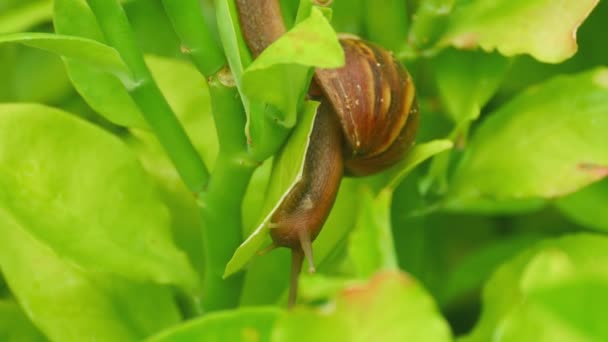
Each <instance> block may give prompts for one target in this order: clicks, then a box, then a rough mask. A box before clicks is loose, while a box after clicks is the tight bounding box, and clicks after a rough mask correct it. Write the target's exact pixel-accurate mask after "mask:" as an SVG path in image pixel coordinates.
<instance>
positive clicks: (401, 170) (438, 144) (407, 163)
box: [386, 139, 453, 190]
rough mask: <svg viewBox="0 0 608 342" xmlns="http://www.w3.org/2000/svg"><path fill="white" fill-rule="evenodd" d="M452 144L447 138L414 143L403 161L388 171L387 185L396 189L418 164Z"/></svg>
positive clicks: (450, 146) (447, 148)
mask: <svg viewBox="0 0 608 342" xmlns="http://www.w3.org/2000/svg"><path fill="white" fill-rule="evenodd" d="M452 146H453V143H452V142H451V141H450V140H447V139H443V140H441V139H438V140H433V141H429V142H426V143H422V144H416V145H414V146H413V147H412V149H411V150H410V151H409V152H408V154H407V156H406V157H405V158H404V159H403V160H402V161H400V162H399V163H398V164H397V165H395V166H394V167H393V168H391V169H390V170H389V171H387V172H388V178H389V181H388V183H387V185H386V186H387V187H388V188H390V189H392V190H394V189H395V188H397V186H399V183H401V181H403V179H404V178H405V177H406V176H407V175H408V174H409V173H410V172H411V171H412V170H413V169H414V168H415V167H416V166H418V165H420V164H421V163H423V162H424V161H426V160H427V159H429V158H431V157H433V156H435V155H437V154H439V153H441V152H444V151H446V150H449V149H451V148H452Z"/></svg>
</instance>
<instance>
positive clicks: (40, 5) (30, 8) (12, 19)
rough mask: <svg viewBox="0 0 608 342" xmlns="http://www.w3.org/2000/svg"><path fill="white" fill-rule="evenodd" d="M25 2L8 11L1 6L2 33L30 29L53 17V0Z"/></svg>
mask: <svg viewBox="0 0 608 342" xmlns="http://www.w3.org/2000/svg"><path fill="white" fill-rule="evenodd" d="M23 3H24V4H22V5H21V6H18V7H16V8H11V9H9V10H8V11H2V9H1V8H0V34H3V33H15V32H20V31H24V30H27V29H29V28H30V27H32V26H35V25H37V24H40V23H42V22H44V21H46V20H48V19H50V17H51V13H52V8H53V1H51V0H38V1H29V2H27V1H23Z"/></svg>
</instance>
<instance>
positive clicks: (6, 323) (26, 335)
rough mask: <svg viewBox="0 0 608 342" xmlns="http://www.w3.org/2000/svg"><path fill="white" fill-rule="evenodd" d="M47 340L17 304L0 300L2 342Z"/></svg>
mask: <svg viewBox="0 0 608 342" xmlns="http://www.w3.org/2000/svg"><path fill="white" fill-rule="evenodd" d="M46 340H47V339H46V338H45V337H44V336H43V335H42V334H41V333H40V331H39V330H38V329H37V328H36V326H34V324H32V322H31V321H30V320H29V318H27V316H26V315H25V314H24V313H23V311H22V310H21V308H20V307H19V306H18V305H17V303H15V302H13V301H11V300H0V341H5V342H38V341H40V342H42V341H46Z"/></svg>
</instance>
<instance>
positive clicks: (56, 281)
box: [0, 208, 179, 341]
mask: <svg viewBox="0 0 608 342" xmlns="http://www.w3.org/2000/svg"><path fill="white" fill-rule="evenodd" d="M0 221H1V222H2V227H3V228H5V230H4V232H3V239H2V240H1V241H0V266H1V267H2V270H3V272H4V274H5V276H6V279H7V282H8V283H9V286H10V287H11V289H12V291H13V293H14V295H15V297H16V298H17V300H18V301H19V302H20V303H21V305H22V307H24V308H26V313H27V315H28V316H29V318H30V319H31V320H32V321H33V322H34V323H35V324H36V326H38V327H39V328H40V329H41V330H42V331H43V332H44V334H45V335H46V336H48V337H49V338H50V339H52V340H56V341H82V340H100V341H132V340H137V339H140V338H142V337H145V336H147V335H149V334H151V333H152V332H154V331H156V330H158V329H162V328H163V327H167V326H170V325H172V324H175V323H176V322H177V321H178V320H179V315H178V312H177V308H176V307H175V304H174V303H173V297H172V294H171V292H170V291H169V290H168V289H166V288H161V287H158V286H156V285H150V284H148V285H144V284H134V283H129V282H125V281H124V280H122V279H120V278H116V277H111V276H108V275H95V274H93V273H89V272H87V271H85V270H84V269H83V268H82V267H79V266H78V265H75V264H74V263H72V262H71V261H70V260H66V259H65V258H64V257H62V256H61V255H59V254H57V253H56V252H55V251H54V250H53V249H52V248H50V247H49V246H48V245H46V244H44V243H43V242H41V241H40V240H38V239H37V237H35V236H34V235H32V234H30V233H28V232H27V231H26V230H24V229H22V227H21V223H20V222H19V221H17V220H16V219H15V217H14V216H12V214H10V213H8V212H7V211H6V210H5V209H4V208H0ZM98 255H102V254H98ZM151 323H152V324H151ZM151 328H152V329H153V330H150V329H151Z"/></svg>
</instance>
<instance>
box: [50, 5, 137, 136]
mask: <svg viewBox="0 0 608 342" xmlns="http://www.w3.org/2000/svg"><path fill="white" fill-rule="evenodd" d="M53 24H54V26H55V30H56V32H57V33H60V34H66V35H72V36H80V37H85V38H88V39H92V40H95V41H98V42H101V43H103V42H104V39H103V34H102V33H101V30H100V29H99V26H98V25H97V20H96V18H95V16H94V15H93V12H91V9H90V8H89V7H88V6H87V4H86V2H85V1H83V0H55V1H54V14H53ZM65 64H66V68H67V70H68V75H69V76H70V79H71V80H72V84H73V85H74V88H76V90H77V91H78V93H79V94H80V95H81V96H82V97H83V98H84V99H85V101H86V102H87V103H88V104H89V105H90V106H91V108H93V109H94V110H95V111H96V112H98V113H99V114H100V115H102V116H104V117H105V118H107V119H108V120H109V121H110V122H113V123H115V124H117V125H119V126H126V127H138V128H146V127H147V124H146V122H145V120H144V117H143V115H142V114H141V112H140V111H139V109H138V108H137V106H136V105H135V103H134V102H133V100H132V99H131V97H130V96H129V94H128V92H127V90H126V89H125V87H124V85H123V84H122V83H121V82H120V80H119V79H118V78H116V77H115V76H114V75H111V74H109V73H105V72H103V71H100V70H97V69H96V68H94V67H91V66H89V65H85V64H83V63H81V62H79V61H77V60H75V59H65Z"/></svg>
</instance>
